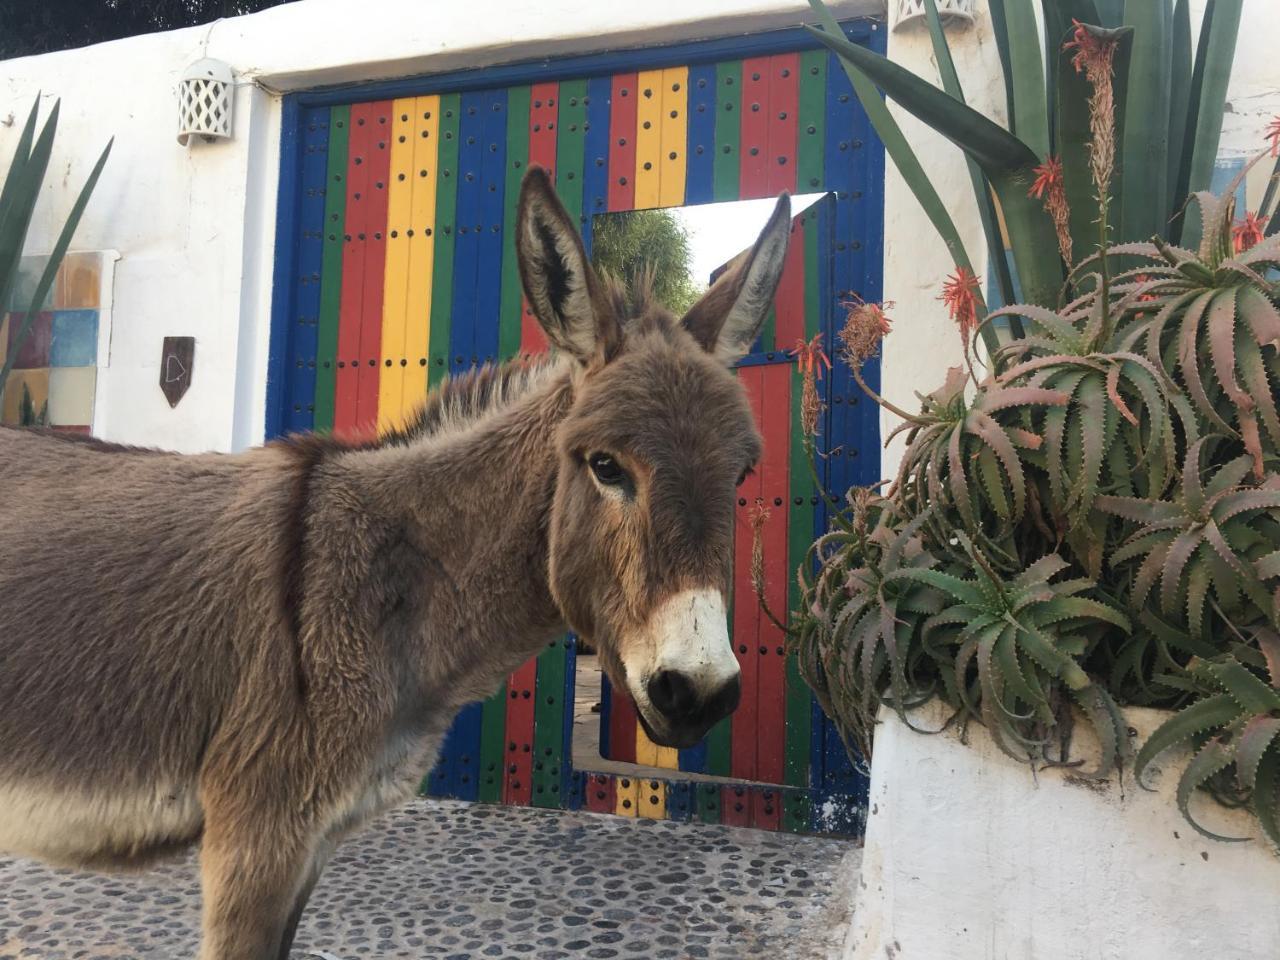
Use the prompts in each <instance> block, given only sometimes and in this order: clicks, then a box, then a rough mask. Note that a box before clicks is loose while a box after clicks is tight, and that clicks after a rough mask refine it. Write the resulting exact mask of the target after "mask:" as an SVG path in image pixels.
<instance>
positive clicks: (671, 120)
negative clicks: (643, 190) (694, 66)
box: [658, 67, 689, 207]
mask: <svg viewBox="0 0 1280 960" xmlns="http://www.w3.org/2000/svg"><path fill="white" fill-rule="evenodd" d="M688 104H689V68H688V67H668V68H667V69H666V70H663V71H662V154H661V160H660V164H659V165H660V178H659V179H660V185H659V188H658V191H659V203H660V204H661V205H662V206H664V207H679V206H681V205H683V204H684V190H685V168H686V165H687V163H688V158H687V156H686V152H687V149H688V143H689V133H688V130H689V118H688V116H687V108H688Z"/></svg>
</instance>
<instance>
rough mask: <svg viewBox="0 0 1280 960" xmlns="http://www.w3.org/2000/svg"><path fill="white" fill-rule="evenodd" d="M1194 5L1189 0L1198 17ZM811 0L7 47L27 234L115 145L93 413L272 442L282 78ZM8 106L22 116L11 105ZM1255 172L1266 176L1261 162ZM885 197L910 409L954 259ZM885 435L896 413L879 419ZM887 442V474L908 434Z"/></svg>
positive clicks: (216, 29) (982, 78) (984, 50)
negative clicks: (110, 304) (182, 121)
mask: <svg viewBox="0 0 1280 960" xmlns="http://www.w3.org/2000/svg"><path fill="white" fill-rule="evenodd" d="M1203 2H1204V0H1193V3H1192V7H1193V18H1194V19H1196V20H1197V21H1198V15H1199V8H1200V7H1202V6H1203ZM976 6H977V8H978V18H977V21H976V23H975V24H974V25H973V26H970V27H963V28H955V29H951V30H950V31H949V36H950V39H951V41H952V44H953V49H954V51H955V56H956V60H957V62H958V66H959V69H960V73H961V77H962V82H963V83H964V85H965V90H966V94H967V96H968V99H969V102H970V104H972V105H973V106H975V107H977V108H979V109H982V110H984V111H985V112H987V113H989V114H990V115H992V116H995V117H997V118H1000V117H1001V113H1002V111H1003V93H1002V92H1001V85H1000V81H999V78H998V74H997V72H996V71H997V69H998V67H997V64H998V59H997V57H996V53H995V48H994V44H993V42H992V40H991V33H990V21H989V18H988V16H987V13H986V3H985V2H984V0H976ZM1267 6H1268V5H1267V4H1264V3H1261V2H1253V3H1249V4H1246V10H1245V23H1244V25H1243V27H1242V30H1241V44H1240V55H1239V56H1238V58H1237V71H1236V76H1235V77H1234V78H1233V81H1232V86H1231V93H1230V96H1231V99H1232V103H1233V110H1232V112H1231V114H1230V115H1229V117H1228V123H1227V131H1226V133H1225V134H1224V149H1233V148H1234V149H1243V148H1244V147H1245V146H1246V145H1253V144H1258V143H1260V138H1261V131H1262V128H1263V127H1264V126H1265V123H1266V120H1267V118H1268V117H1269V116H1271V115H1272V114H1274V113H1280V59H1277V58H1275V57H1274V56H1272V55H1271V52H1270V49H1269V47H1270V45H1271V44H1270V43H1269V41H1270V39H1271V38H1272V36H1273V34H1274V30H1273V29H1269V27H1270V14H1269V12H1268V10H1267V9H1266V8H1267ZM832 8H833V10H834V11H835V13H836V14H837V15H838V16H841V17H846V16H855V15H870V14H880V15H882V14H883V12H884V10H885V4H884V0H841V2H836V3H833V4H832ZM809 16H810V14H809V8H808V5H807V3H805V2H804V0H649V2H646V3H643V4H631V5H628V4H621V5H619V4H602V3H599V2H597V0H547V2H544V3H541V4H529V3H525V2H517V0H470V2H468V3H465V4H439V3H435V4H423V3H421V2H419V0H362V2H360V3H352V2H350V0H301V2H298V3H291V4H285V5H283V6H280V7H276V8H273V9H271V10H268V11H265V12H263V13H260V14H255V15H253V16H249V17H239V18H234V19H230V20H224V21H219V22H217V23H214V24H211V25H206V26H202V27H196V28H191V29H188V30H180V31H175V32H172V33H165V34H151V35H147V36H142V37H134V38H130V39H126V40H120V41H116V42H113V43H107V44H100V45H97V46H93V47H87V48H83V49H79V50H69V51H63V52H60V53H54V54H48V55H44V56H39V57H29V58H23V59H17V60H10V61H6V62H3V63H2V64H0V165H2V164H7V162H8V158H9V156H10V154H11V153H12V150H13V144H14V142H15V141H16V139H17V136H18V132H19V130H20V127H21V122H22V120H23V118H24V117H25V115H26V111H27V110H28V109H29V107H30V104H31V103H32V101H33V99H34V98H35V96H36V95H37V93H40V94H41V96H42V98H43V100H44V103H45V106H46V108H47V107H48V105H49V104H50V103H51V101H52V99H53V98H55V97H61V98H62V111H63V113H62V120H61V123H60V126H59V136H58V140H57V143H56V146H55V150H54V157H53V162H52V166H51V171H52V172H51V175H50V177H49V178H48V182H47V186H46V190H45V194H46V195H45V197H44V199H43V200H42V202H41V205H40V207H39V208H38V210H37V215H36V221H35V223H34V225H33V229H32V234H31V239H30V243H29V247H28V249H29V251H30V252H33V253H40V252H42V251H44V250H47V249H48V247H49V246H50V245H51V244H52V240H53V237H54V235H55V233H56V230H57V228H58V225H60V224H61V222H62V220H63V218H64V217H65V214H66V211H67V209H68V207H69V206H70V204H71V202H72V200H73V199H74V195H75V192H76V190H77V189H78V187H79V185H80V183H82V182H83V180H84V177H85V176H86V175H87V173H88V169H89V166H90V165H91V164H92V162H93V160H94V159H95V157H96V153H97V150H98V149H99V148H100V146H101V145H102V144H103V143H105V142H106V140H107V139H108V138H109V137H111V136H114V137H115V138H116V142H115V148H114V150H113V153H112V157H111V160H110V162H109V164H108V166H107V168H106V171H105V172H104V174H103V179H102V181H101V183H100V184H99V187H98V190H97V193H96V195H95V196H94V198H93V202H92V203H91V205H90V207H89V209H88V211H87V212H86V214H85V218H84V220H83V222H82V224H81V227H80V231H79V232H78V234H77V236H76V240H75V248H77V249H114V250H118V251H119V252H120V254H121V259H120V262H119V263H118V264H117V270H116V288H115V323H114V328H113V332H112V342H111V352H110V357H109V366H108V367H107V368H106V369H104V370H103V371H102V373H101V376H102V377H103V387H102V390H101V391H100V397H101V403H100V405H99V409H98V411H97V416H96V424H95V428H96V430H97V432H98V433H100V434H101V435H103V436H107V437H110V438H112V439H117V440H123V441H133V442H144V443H154V444H158V445H161V446H166V447H172V448H174V449H180V450H202V449H220V450H226V449H233V448H240V447H243V446H246V445H248V444H250V443H253V442H255V441H257V440H258V439H260V438H261V434H262V424H263V409H264V400H265V360H266V347H267V334H268V329H269V320H270V306H271V284H270V281H271V268H272V263H273V245H274V227H275V190H276V180H277V171H278V149H279V146H278V138H279V127H280V93H281V92H282V91H290V90H297V89H306V88H310V87H316V86H321V85H325V84H332V83H339V82H349V81H355V80H363V79H376V78H385V77H391V76H400V75H411V74H427V73H434V72H439V71H444V70H452V69H458V68H462V67H476V66H484V65H490V64H495V63H501V62H511V61H517V60H527V59H530V58H533V57H535V56H553V55H556V54H567V53H584V52H593V51H602V50H611V49H618V48H621V47H624V46H640V45H655V44H662V43H669V42H675V41H682V40H689V39H695V38H705V37H712V36H721V35H732V34H740V33H750V32H755V31H760V30H766V29H774V28H778V27H782V26H788V25H794V24H795V23H797V22H800V21H801V20H803V19H807V18H808V17H809ZM889 51H890V55H891V56H892V57H894V58H895V59H897V60H899V61H900V62H902V63H903V64H904V65H906V66H908V67H910V68H911V69H913V70H915V71H916V72H918V73H920V74H921V75H923V76H926V77H929V78H930V79H936V72H935V69H934V66H933V63H932V52H931V49H930V45H929V41H928V37H927V35H926V34H925V32H924V31H923V30H922V29H920V28H919V27H917V28H914V29H909V30H904V31H897V32H893V33H891V34H890V40H889ZM206 54H207V55H208V56H212V57H216V58H218V59H221V60H224V61H226V62H228V63H230V64H231V65H232V67H233V68H235V70H236V71H237V75H238V84H237V88H236V95H235V99H236V117H235V138H234V140H232V141H231V142H229V143H217V144H204V143H198V144H196V145H194V146H192V147H189V148H183V147H179V146H178V144H177V143H176V142H175V140H174V131H175V129H176V125H175V113H176V109H175V99H174V88H175V85H176V83H177V81H178V78H179V76H180V74H181V72H182V70H183V68H184V67H185V66H186V65H187V64H189V63H190V62H191V61H193V60H195V59H197V58H199V57H200V56H202V55H206ZM894 109H895V112H896V113H897V115H898V116H899V122H900V123H901V124H902V126H903V128H904V129H905V130H906V131H907V133H908V135H909V137H910V138H911V140H912V142H913V143H914V144H916V145H917V147H918V149H919V151H920V154H921V157H922V161H923V163H924V166H925V168H926V169H927V170H928V171H929V172H930V174H931V175H932V176H933V177H934V181H935V184H936V185H937V186H938V190H939V193H940V194H941V195H942V197H943V199H944V201H945V202H946V203H947V204H948V206H949V207H950V208H951V210H952V213H953V216H954V218H955V220H956V222H957V224H958V226H959V228H960V230H961V233H962V235H963V236H964V239H965V242H966V245H967V246H968V248H969V251H970V255H971V256H972V257H973V259H974V261H975V267H976V269H977V271H978V272H979V274H980V275H982V276H984V277H985V274H986V263H985V259H984V254H983V250H982V237H981V230H980V227H979V224H978V220H977V216H976V211H975V210H974V207H973V200H972V196H971V192H970V187H969V182H968V178H967V175H966V173H965V170H964V165H963V163H961V162H960V156H959V153H958V151H957V150H956V149H955V148H954V147H952V146H951V145H950V144H948V143H947V142H946V141H944V140H942V139H941V138H939V137H937V136H936V135H934V134H931V133H930V132H929V131H928V130H926V129H924V128H923V126H922V125H921V124H919V123H917V122H916V121H914V120H912V119H911V118H910V117H905V116H903V115H902V113H901V111H897V109H896V108H894ZM10 117H12V119H10ZM1259 172H1260V173H1262V175H1263V176H1265V173H1264V172H1262V171H1261V168H1259ZM885 189H886V201H885V227H886V236H885V297H886V299H887V300H891V301H894V303H895V307H894V309H893V310H891V311H890V315H891V316H892V317H893V318H894V319H895V321H896V323H895V328H894V333H893V335H892V336H891V337H890V339H889V341H888V343H887V344H886V347H885V356H884V376H883V380H884V384H885V392H886V394H887V395H888V396H889V397H890V398H891V399H893V400H895V401H897V402H898V403H899V404H901V405H906V406H908V407H912V406H914V404H915V402H916V401H915V398H914V391H917V390H919V391H928V390H932V389H933V388H934V387H936V386H937V385H938V384H939V383H940V382H941V380H942V375H943V373H944V372H945V369H946V367H948V366H950V365H951V364H954V363H956V362H957V361H958V360H959V341H958V339H957V336H956V333H955V331H954V328H953V327H952V325H951V324H950V321H949V320H948V319H947V317H946V313H945V310H944V308H943V306H942V304H941V303H939V302H938V300H937V299H936V298H937V294H938V291H939V288H940V285H941V282H942V280H943V278H944V277H945V276H946V275H947V274H948V273H949V272H950V271H951V269H952V264H951V262H950V260H949V258H948V257H947V255H946V252H945V249H944V247H943V246H942V243H941V241H939V240H938V239H937V238H936V237H935V236H934V234H933V232H932V228H931V227H930V225H929V224H928V221H927V220H926V219H925V217H924V215H923V214H922V213H921V212H920V210H919V208H918V207H917V206H916V204H915V201H914V199H912V197H911V196H910V194H909V192H908V191H907V189H906V187H905V185H904V184H903V183H902V181H901V178H900V177H898V175H897V173H896V171H894V170H893V169H892V167H891V166H890V169H889V171H888V173H887V176H886V187H885ZM166 335H194V336H195V337H196V339H197V349H196V369H195V376H194V380H193V384H192V387H191V391H190V392H189V393H188V394H187V396H186V398H185V399H184V400H183V401H182V403H180V404H179V406H178V407H177V408H176V409H174V410H171V409H170V408H169V406H168V404H167V403H166V402H165V401H164V399H163V397H162V396H161V395H160V392H159V390H158V388H157V386H156V380H157V377H158V364H159V355H160V344H161V340H162V338H163V337H164V336H166ZM884 423H885V427H886V431H885V432H886V433H887V432H888V429H890V428H892V426H893V425H894V423H893V419H892V418H891V417H888V416H886V417H885V418H884ZM898 449H900V447H899V448H896V449H895V450H893V451H890V452H889V454H888V455H887V456H886V462H885V466H884V470H883V471H882V474H883V475H890V474H891V472H892V468H893V466H894V464H895V463H896V458H897V455H898V454H897V450H898Z"/></svg>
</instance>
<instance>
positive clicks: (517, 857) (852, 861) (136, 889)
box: [0, 800, 861, 960]
mask: <svg viewBox="0 0 1280 960" xmlns="http://www.w3.org/2000/svg"><path fill="white" fill-rule="evenodd" d="M860 856H861V852H860V851H859V850H858V849H857V848H856V847H855V846H854V845H853V844H851V843H849V842H848V841H841V840H830V839H824V838H816V837H796V836H792V835H788V834H777V833H764V832H759V831H754V830H743V829H736V828H730V827H712V826H703V825H690V824H676V823H671V822H668V821H658V822H655V821H652V820H628V819H624V818H620V817H606V816H598V815H592V814H585V813H558V812H550V811H535V810H529V809H521V808H513V807H493V806H482V805H471V804H462V803H452V802H445V801H431V800H419V801H416V802H415V803H414V804H413V805H411V806H409V807H406V808H404V809H403V810H401V811H397V812H395V813H394V814H391V815H389V816H387V817H385V818H383V819H381V820H379V821H378V822H377V823H376V824H374V826H373V827H372V828H370V829H369V830H368V831H366V832H365V833H364V834H363V835H361V836H359V837H357V838H355V839H353V840H351V841H349V842H348V843H347V844H345V845H344V846H343V847H342V848H341V849H339V851H338V853H337V855H336V856H335V857H334V860H333V862H332V863H331V864H330V866H329V869H328V870H327V871H326V872H325V874H324V877H323V878H322V880H321V882H320V885H319V886H318V887H317V889H316V892H315V895H314V896H313V897H312V899H311V905H310V907H309V909H308V912H307V913H306V915H305V916H304V917H303V921H302V927H301V929H300V930H299V934H298V940H297V943H296V944H295V949H294V953H293V958H294V960H305V958H311V957H315V956H317V955H320V956H323V957H326V958H329V960H331V958H338V960H353V958H356V957H379V958H415V960H418V958H423V960H425V958H432V960H436V958H439V960H486V958H490V957H498V958H502V957H508V958H522V960H528V958H534V960H557V958H571V957H572V958H577V957H586V958H611V957H617V958H620V960H634V958H655V960H685V958H701V957H707V958H724V960H751V958H757V957H759V958H767V960H808V958H823V960H826V958H827V957H829V956H831V954H832V950H833V948H834V946H835V945H836V944H837V943H838V941H839V940H840V938H841V936H842V934H843V930H844V928H845V927H846V926H847V924H848V922H849V919H850V913H849V910H850V908H849V904H850V901H851V885H852V879H851V878H853V877H854V876H856V867H857V863H858V858H859V857H860ZM199 899H200V894H199V887H198V883H197V879H196V871H195V866H194V860H187V861H185V862H180V863H173V864H169V865H166V866H163V867H159V868H156V869H154V870H152V871H150V872H148V873H144V874H132V875H114V876H101V875H99V876H95V875H90V874H80V873H72V872H70V871H64V870H53V869H49V868H46V867H43V866H40V865H38V864H34V863H31V862H30V861H23V860H14V859H5V858H0V957H4V958H9V957H38V958H40V960H71V958H85V960H88V958H98V957H102V958H107V957H110V958H126V957H128V958H133V957H138V958H190V957H192V956H194V952H195V945H196V940H197V937H198V932H199V924H200V920H199Z"/></svg>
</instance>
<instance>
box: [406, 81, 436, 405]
mask: <svg viewBox="0 0 1280 960" xmlns="http://www.w3.org/2000/svg"><path fill="white" fill-rule="evenodd" d="M413 116H414V141H413V165H412V171H411V177H410V179H412V180H413V200H412V202H411V204H410V208H409V230H410V234H411V235H410V237H409V291H408V299H407V303H406V311H405V314H406V315H405V347H404V350H405V359H406V360H407V361H408V365H407V366H406V367H405V370H404V393H403V399H402V400H401V404H400V409H401V412H402V414H403V415H404V416H405V417H406V418H411V417H412V416H413V414H414V413H415V412H416V411H417V409H418V407H420V406H421V405H422V400H423V398H424V397H425V396H426V395H427V344H428V340H429V338H430V336H431V270H432V266H433V264H434V258H435V243H436V241H435V236H434V234H433V233H432V231H433V229H434V227H435V222H436V176H437V170H436V153H437V146H436V140H437V138H438V137H439V134H440V98H439V97H438V96H430V97H418V98H417V99H416V100H415V101H414V104H413Z"/></svg>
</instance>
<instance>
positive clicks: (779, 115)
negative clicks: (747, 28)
mask: <svg viewBox="0 0 1280 960" xmlns="http://www.w3.org/2000/svg"><path fill="white" fill-rule="evenodd" d="M799 112H800V54H798V53H780V54H776V55H775V56H772V57H770V58H769V193H770V194H771V195H773V194H778V193H781V192H782V191H783V190H786V191H788V192H790V193H794V192H795V189H796V135H797V131H798V129H799V128H798V126H797V122H796V116H797V114H798V113H799Z"/></svg>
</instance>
